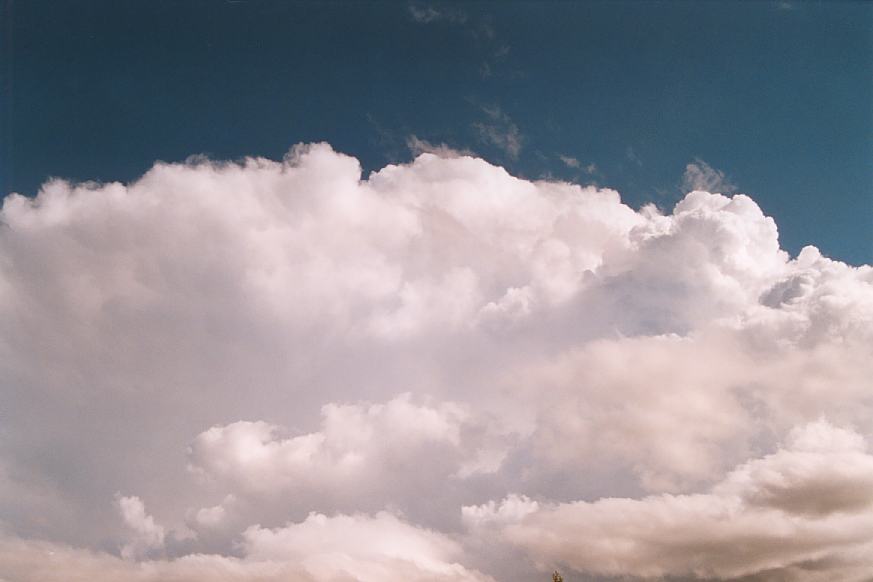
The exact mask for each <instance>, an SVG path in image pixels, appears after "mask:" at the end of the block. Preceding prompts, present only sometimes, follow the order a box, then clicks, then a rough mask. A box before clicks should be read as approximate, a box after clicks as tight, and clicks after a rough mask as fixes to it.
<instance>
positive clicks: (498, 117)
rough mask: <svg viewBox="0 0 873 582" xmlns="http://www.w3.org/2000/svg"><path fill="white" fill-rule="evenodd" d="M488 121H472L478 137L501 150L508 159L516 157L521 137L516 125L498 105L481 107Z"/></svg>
mask: <svg viewBox="0 0 873 582" xmlns="http://www.w3.org/2000/svg"><path fill="white" fill-rule="evenodd" d="M482 111H484V112H485V114H486V116H487V118H488V121H477V122H475V123H473V129H474V130H475V131H476V133H477V135H478V136H479V139H480V140H481V141H482V142H484V143H487V144H490V145H492V146H494V147H496V148H497V149H499V150H501V151H503V152H504V153H505V154H506V155H507V156H508V157H509V158H510V159H512V160H516V159H518V156H519V154H520V153H521V148H522V143H523V138H522V135H521V131H520V130H519V129H518V126H517V125H516V124H515V123H514V122H513V121H512V119H511V118H510V117H509V116H508V115H507V114H506V113H504V112H503V110H501V109H500V108H499V107H497V106H494V107H483V108H482Z"/></svg>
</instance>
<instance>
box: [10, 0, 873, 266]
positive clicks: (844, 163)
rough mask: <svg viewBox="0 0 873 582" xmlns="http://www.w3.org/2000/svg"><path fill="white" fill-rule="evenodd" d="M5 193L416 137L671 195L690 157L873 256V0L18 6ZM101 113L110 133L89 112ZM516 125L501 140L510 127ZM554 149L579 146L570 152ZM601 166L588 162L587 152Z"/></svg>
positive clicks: (829, 247) (668, 199)
mask: <svg viewBox="0 0 873 582" xmlns="http://www.w3.org/2000/svg"><path fill="white" fill-rule="evenodd" d="M5 10H6V15H5V18H4V21H5V22H4V30H5V31H6V34H5V35H4V36H5V41H4V42H5V53H6V57H5V58H4V61H5V70H6V72H7V75H6V79H5V86H6V89H5V93H4V101H5V104H4V105H5V111H6V115H5V124H4V125H5V127H4V133H3V141H4V156H3V166H2V171H0V175H2V186H3V188H2V190H3V193H8V192H12V191H15V192H19V193H22V194H25V195H31V196H32V195H35V194H36V192H37V190H38V188H39V186H40V184H42V183H43V182H44V181H45V179H46V178H47V177H49V176H58V177H63V178H71V179H76V180H98V181H112V180H122V181H128V180H132V179H134V178H136V177H138V176H140V175H142V174H143V173H144V172H145V171H146V170H147V169H148V168H149V167H150V166H151V164H152V163H153V162H154V161H155V160H164V161H181V160H184V159H185V158H187V157H188V156H190V155H194V154H205V155H208V156H212V157H215V158H217V159H237V158H241V157H243V156H247V155H262V156H267V157H271V158H273V159H276V158H279V157H281V156H282V155H283V154H284V153H285V152H286V151H287V150H288V148H289V147H290V146H291V145H293V144H294V143H298V142H312V141H328V142H329V143H331V144H332V145H333V146H334V147H335V148H336V149H337V150H338V151H342V152H345V153H349V154H351V155H354V156H356V157H358V158H359V159H360V160H361V161H362V163H363V165H364V168H365V169H366V170H368V171H370V170H375V169H378V168H381V167H382V166H384V165H385V164H386V163H389V162H397V161H408V160H409V159H410V158H411V152H410V149H409V147H408V146H407V142H408V140H409V138H410V136H416V137H418V138H419V139H422V140H425V141H428V142H431V143H447V144H449V145H452V146H453V147H455V148H458V149H467V150H470V151H473V152H475V153H477V154H479V155H482V156H483V157H485V159H488V160H489V161H492V162H494V163H497V164H499V165H502V166H504V167H506V168H508V169H509V170H510V171H512V172H513V173H514V174H516V175H522V176H525V177H528V178H534V179H536V178H540V177H544V176H553V177H555V178H560V179H565V180H573V181H579V182H583V183H597V184H599V185H603V186H609V187H611V188H615V189H617V190H618V191H620V192H621V193H622V195H623V197H624V199H625V200H626V201H627V202H628V203H629V204H631V205H632V206H634V207H639V206H640V205H642V204H643V203H645V202H655V203H657V204H658V205H660V206H662V207H664V208H665V209H669V208H671V207H672V205H673V204H675V203H676V202H677V201H678V199H679V197H680V196H681V195H682V194H684V192H682V188H681V184H682V182H681V179H682V175H683V172H684V169H685V166H686V165H687V164H688V163H691V162H693V161H694V160H697V159H700V160H703V161H705V162H706V163H707V164H709V165H710V166H712V167H714V168H716V169H718V170H720V171H722V172H724V173H725V174H726V176H727V177H728V183H729V184H730V185H732V186H734V188H736V189H737V190H738V191H741V192H746V193H750V194H753V195H754V196H755V197H756V200H758V202H759V203H760V204H761V205H762V207H763V208H764V209H765V211H766V212H767V213H768V214H770V215H772V216H775V217H776V218H777V219H778V221H779V226H780V235H781V240H782V243H783V245H784V246H785V248H786V249H788V250H789V251H790V252H792V253H795V254H796V253H797V252H799V250H800V248H802V246H803V245H804V244H806V243H808V242H809V241H810V240H813V241H815V242H816V244H817V245H818V246H819V247H820V248H822V250H824V251H825V252H826V253H827V254H828V255H829V256H833V257H835V258H838V259H841V260H844V261H848V262H850V263H853V264H861V263H866V262H870V261H871V259H873V242H871V237H870V232H871V229H873V203H871V196H873V170H871V163H870V160H871V159H873V140H871V139H870V136H871V135H873V107H871V103H873V78H871V75H870V69H871V66H873V24H871V22H873V9H871V7H870V5H869V3H865V2H849V3H843V2H824V3H804V2H796V3H795V2H702V3H696V2H551V3H550V2H544V3H543V2H499V3H494V2H491V3H489V2H472V3H448V4H424V3H422V4H416V3H413V4H407V3H404V2H318V3H315V2H304V3H300V2H277V1H257V0H241V1H221V2H219V1H215V2H212V1H201V0H188V1H181V2H176V1H159V2H149V3H143V2H131V1H121V2H118V1H113V2H102V1H83V2H61V3H57V2H48V3H47V2H43V1H40V0H35V1H31V2H14V1H13V2H6V3H5ZM95 128H99V129H97V130H95ZM507 140H508V141H507ZM562 156H563V157H564V158H568V159H569V158H572V159H575V160H578V162H579V165H578V167H576V165H575V164H574V165H571V166H568V165H566V164H565V163H563V162H562V159H561V158H562ZM589 167H590V168H591V169H592V170H595V169H596V171H591V172H586V171H585V169H586V168H589Z"/></svg>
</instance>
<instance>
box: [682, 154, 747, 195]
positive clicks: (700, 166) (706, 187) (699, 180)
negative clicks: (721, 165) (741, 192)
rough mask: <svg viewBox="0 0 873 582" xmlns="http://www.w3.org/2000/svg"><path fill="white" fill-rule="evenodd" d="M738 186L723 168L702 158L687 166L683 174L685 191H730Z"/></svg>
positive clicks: (683, 188)
mask: <svg viewBox="0 0 873 582" xmlns="http://www.w3.org/2000/svg"><path fill="white" fill-rule="evenodd" d="M736 189H737V188H736V186H734V185H733V184H731V182H730V180H728V178H727V177H726V176H725V174H724V172H722V171H721V170H716V169H715V168H713V167H712V166H710V165H709V164H707V163H706V162H704V161H703V160H701V159H699V158H698V159H695V160H694V161H693V162H691V163H690V164H688V165H686V166H685V173H684V174H683V175H682V190H683V192H691V191H693V190H702V191H704V192H720V193H730V192H734V191H735V190H736Z"/></svg>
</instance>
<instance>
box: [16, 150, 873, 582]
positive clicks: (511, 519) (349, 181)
mask: <svg viewBox="0 0 873 582" xmlns="http://www.w3.org/2000/svg"><path fill="white" fill-rule="evenodd" d="M430 149H432V151H430V152H427V151H425V152H424V153H421V154H420V155H418V156H417V157H416V158H415V160H414V161H412V162H411V163H408V164H399V165H390V166H387V167H385V168H383V169H381V170H379V171H377V172H374V173H372V174H370V175H369V176H366V177H364V176H363V175H362V172H361V167H360V164H359V163H358V161H357V160H355V159H354V158H351V157H349V156H345V155H342V154H340V153H337V152H335V151H333V150H332V149H331V147H330V146H329V145H327V144H311V145H300V146H296V147H295V148H293V149H292V150H291V151H290V152H289V153H288V155H287V156H286V157H285V159H283V160H282V161H271V160H266V159H261V158H251V159H246V160H244V161H242V162H238V163H225V162H212V161H208V160H203V159H192V160H190V161H189V162H186V163H182V164H163V163H159V164H156V165H155V166H154V167H153V168H152V169H151V170H150V171H149V172H147V173H146V174H145V175H144V176H143V177H142V178H140V179H139V180H137V181H135V182H133V183H131V184H127V185H124V184H118V183H111V184H95V183H83V184H72V183H69V182H65V181H62V180H54V181H50V182H48V183H46V184H45V185H44V186H43V188H42V189H41V191H40V192H39V194H38V195H37V196H36V198H33V199H29V198H25V197H22V196H19V195H15V194H12V195H9V196H7V197H6V198H5V199H4V203H3V208H2V214H0V321H3V326H2V328H0V382H2V390H0V397H2V400H0V410H2V412H3V414H2V417H0V421H2V428H3V439H2V441H0V523H2V529H0V532H2V533H0V546H2V548H0V556H3V557H2V558H0V578H2V579H7V580H15V581H19V580H21V581H31V580H33V581H36V580H40V581H45V580H55V579H57V580H61V579H63V580H78V579H81V580H89V579H95V578H101V579H110V578H111V579H113V580H119V581H122V582H125V581H127V580H131V581H140V580H143V581H145V580H180V581H181V580H197V581H208V580H288V579H295V580H311V581H319V582H320V581H328V580H330V581H333V580H347V579H348V580H365V581H370V580H373V581H376V580H380V581H385V580H388V581H390V580H395V579H396V580H401V579H402V580H422V581H424V580H428V581H431V580H433V581H436V580H464V581H469V580H475V581H486V580H501V581H503V580H506V581H509V582H513V581H516V580H518V581H521V580H532V579H547V578H545V577H544V573H547V572H549V571H551V570H553V569H555V568H558V569H561V570H562V571H563V572H564V573H565V575H566V577H567V579H568V580H569V579H572V576H573V573H574V572H575V573H576V574H577V575H578V576H579V577H583V576H595V577H596V576H626V577H631V578H641V579H645V578H647V577H648V578H660V577H665V576H673V577H678V578H682V577H684V578H688V579H724V580H729V579H737V578H743V579H750V580H780V581H782V580H797V581H806V580H835V579H839V580H863V579H865V576H867V575H868V573H869V571H870V570H871V568H873V563H871V562H870V559H869V558H868V556H870V555H873V552H871V551H870V550H871V548H873V521H871V515H873V513H871V502H873V457H871V456H870V454H869V452H868V450H867V443H868V442H869V439H870V438H871V423H870V421H871V418H873V415H871V413H873V410H871V406H873V401H871V399H870V396H869V394H870V388H871V383H870V382H871V381H870V378H873V358H871V356H873V354H871V352H873V269H871V268H870V267H869V266H862V267H851V266H848V265H845V264H843V263H840V262H837V261H833V260H830V259H828V258H826V257H824V256H822V255H821V254H820V253H819V252H818V251H817V250H816V249H815V248H814V247H811V246H810V247H806V248H805V249H804V250H803V251H802V252H801V253H800V254H799V255H798V256H797V257H793V258H792V257H790V256H789V255H788V254H787V253H786V252H784V251H783V250H781V249H780V247H779V243H778V232H777V227H776V224H775V222H774V221H773V220H772V219H771V218H770V217H767V216H765V215H764V214H763V213H762V212H761V210H760V208H759V207H758V206H757V205H756V204H755V202H754V201H753V200H752V199H751V198H750V197H748V196H746V195H743V194H735V195H733V196H726V195H723V194H714V193H709V192H707V191H704V190H702V189H698V187H699V186H701V184H702V182H701V180H703V182H705V183H706V184H710V183H711V180H710V178H713V176H715V177H717V178H718V179H719V180H722V181H723V176H722V175H720V174H718V173H717V171H715V170H712V169H711V168H709V169H708V170H711V171H712V172H716V174H712V173H711V172H709V171H708V170H707V168H708V167H707V168H702V167H700V165H699V164H697V165H695V169H694V170H693V171H692V170H689V172H690V173H688V174H687V175H686V180H687V181H689V182H688V185H689V186H692V187H693V188H694V189H692V191H690V192H689V193H688V194H687V195H686V196H685V197H684V198H683V199H682V200H681V201H680V202H679V203H678V204H677V205H676V207H675V208H673V209H672V210H671V211H670V212H664V211H662V210H660V209H658V208H655V207H654V206H646V207H644V208H641V209H638V210H635V209H633V208H630V207H628V206H626V205H624V204H623V203H622V202H621V199H620V196H619V194H618V193H617V192H615V191H612V190H608V189H598V188H594V187H582V186H579V185H576V184H569V183H563V182H551V181H538V182H532V181H528V180H523V179H519V178H516V177H513V176H511V175H510V174H508V173H507V172H506V171H505V170H503V169H502V168H500V167H497V166H494V165H491V164H489V163H488V162H486V161H484V160H482V159H477V158H474V157H472V156H470V155H466V152H457V151H451V152H447V151H442V150H440V149H439V148H437V149H433V148H430ZM422 151H424V150H422ZM690 167H691V166H689V168H690ZM691 182H694V183H693V184H692V183H691ZM712 189H715V188H712Z"/></svg>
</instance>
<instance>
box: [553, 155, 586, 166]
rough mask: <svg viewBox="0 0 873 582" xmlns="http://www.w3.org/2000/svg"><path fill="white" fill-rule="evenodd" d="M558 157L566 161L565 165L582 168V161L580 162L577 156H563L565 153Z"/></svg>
mask: <svg viewBox="0 0 873 582" xmlns="http://www.w3.org/2000/svg"><path fill="white" fill-rule="evenodd" d="M558 157H559V158H560V159H561V161H562V162H564V165H565V166H567V167H568V168H581V167H582V162H580V161H579V160H577V159H576V158H573V157H570V156H563V155H562V156H558Z"/></svg>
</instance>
